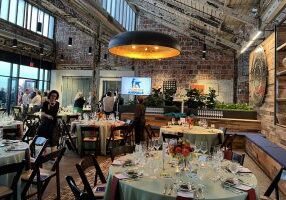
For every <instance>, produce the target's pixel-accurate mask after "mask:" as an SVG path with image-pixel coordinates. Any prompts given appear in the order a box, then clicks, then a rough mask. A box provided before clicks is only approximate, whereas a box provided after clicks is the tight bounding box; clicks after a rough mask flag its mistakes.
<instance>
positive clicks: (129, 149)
mask: <svg viewBox="0 0 286 200" xmlns="http://www.w3.org/2000/svg"><path fill="white" fill-rule="evenodd" d="M134 150H135V146H130V145H124V146H118V147H114V148H112V149H111V152H110V158H111V161H112V162H113V160H114V158H115V157H116V156H119V155H126V154H128V153H133V152H134Z"/></svg>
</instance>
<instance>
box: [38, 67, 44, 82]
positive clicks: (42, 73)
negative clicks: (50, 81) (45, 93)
mask: <svg viewBox="0 0 286 200" xmlns="http://www.w3.org/2000/svg"><path fill="white" fill-rule="evenodd" d="M43 78H44V69H40V77H39V80H43Z"/></svg>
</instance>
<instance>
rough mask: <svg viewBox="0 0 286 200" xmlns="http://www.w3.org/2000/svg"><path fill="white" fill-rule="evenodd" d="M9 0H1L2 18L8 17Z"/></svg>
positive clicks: (0, 15) (0, 14)
mask: <svg viewBox="0 0 286 200" xmlns="http://www.w3.org/2000/svg"><path fill="white" fill-rule="evenodd" d="M9 3H10V2H9V0H4V1H3V0H2V1H1V11H0V12H1V13H0V17H1V18H2V19H5V20H7V19H8V11H9Z"/></svg>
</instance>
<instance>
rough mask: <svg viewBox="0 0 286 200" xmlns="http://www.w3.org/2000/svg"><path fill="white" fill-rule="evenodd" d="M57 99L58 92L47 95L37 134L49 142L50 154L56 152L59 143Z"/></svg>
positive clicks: (54, 91) (53, 91)
mask: <svg viewBox="0 0 286 200" xmlns="http://www.w3.org/2000/svg"><path fill="white" fill-rule="evenodd" d="M58 99H59V93H58V91H56V90H52V91H51V92H50V93H49V95H48V100H47V101H45V102H44V103H43V107H42V112H41V118H42V120H41V124H40V126H39V128H38V132H37V134H38V135H39V136H41V137H45V138H47V139H48V140H49V144H50V147H51V152H54V151H56V150H57V146H58V143H59V133H58V125H57V113H58V111H59V107H60V104H59V102H58V101H57V100H58Z"/></svg>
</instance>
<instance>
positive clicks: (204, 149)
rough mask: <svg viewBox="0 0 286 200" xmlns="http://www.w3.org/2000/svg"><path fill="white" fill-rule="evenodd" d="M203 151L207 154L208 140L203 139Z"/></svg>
mask: <svg viewBox="0 0 286 200" xmlns="http://www.w3.org/2000/svg"><path fill="white" fill-rule="evenodd" d="M201 152H202V153H203V154H206V153H207V152H208V142H207V141H201Z"/></svg>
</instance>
